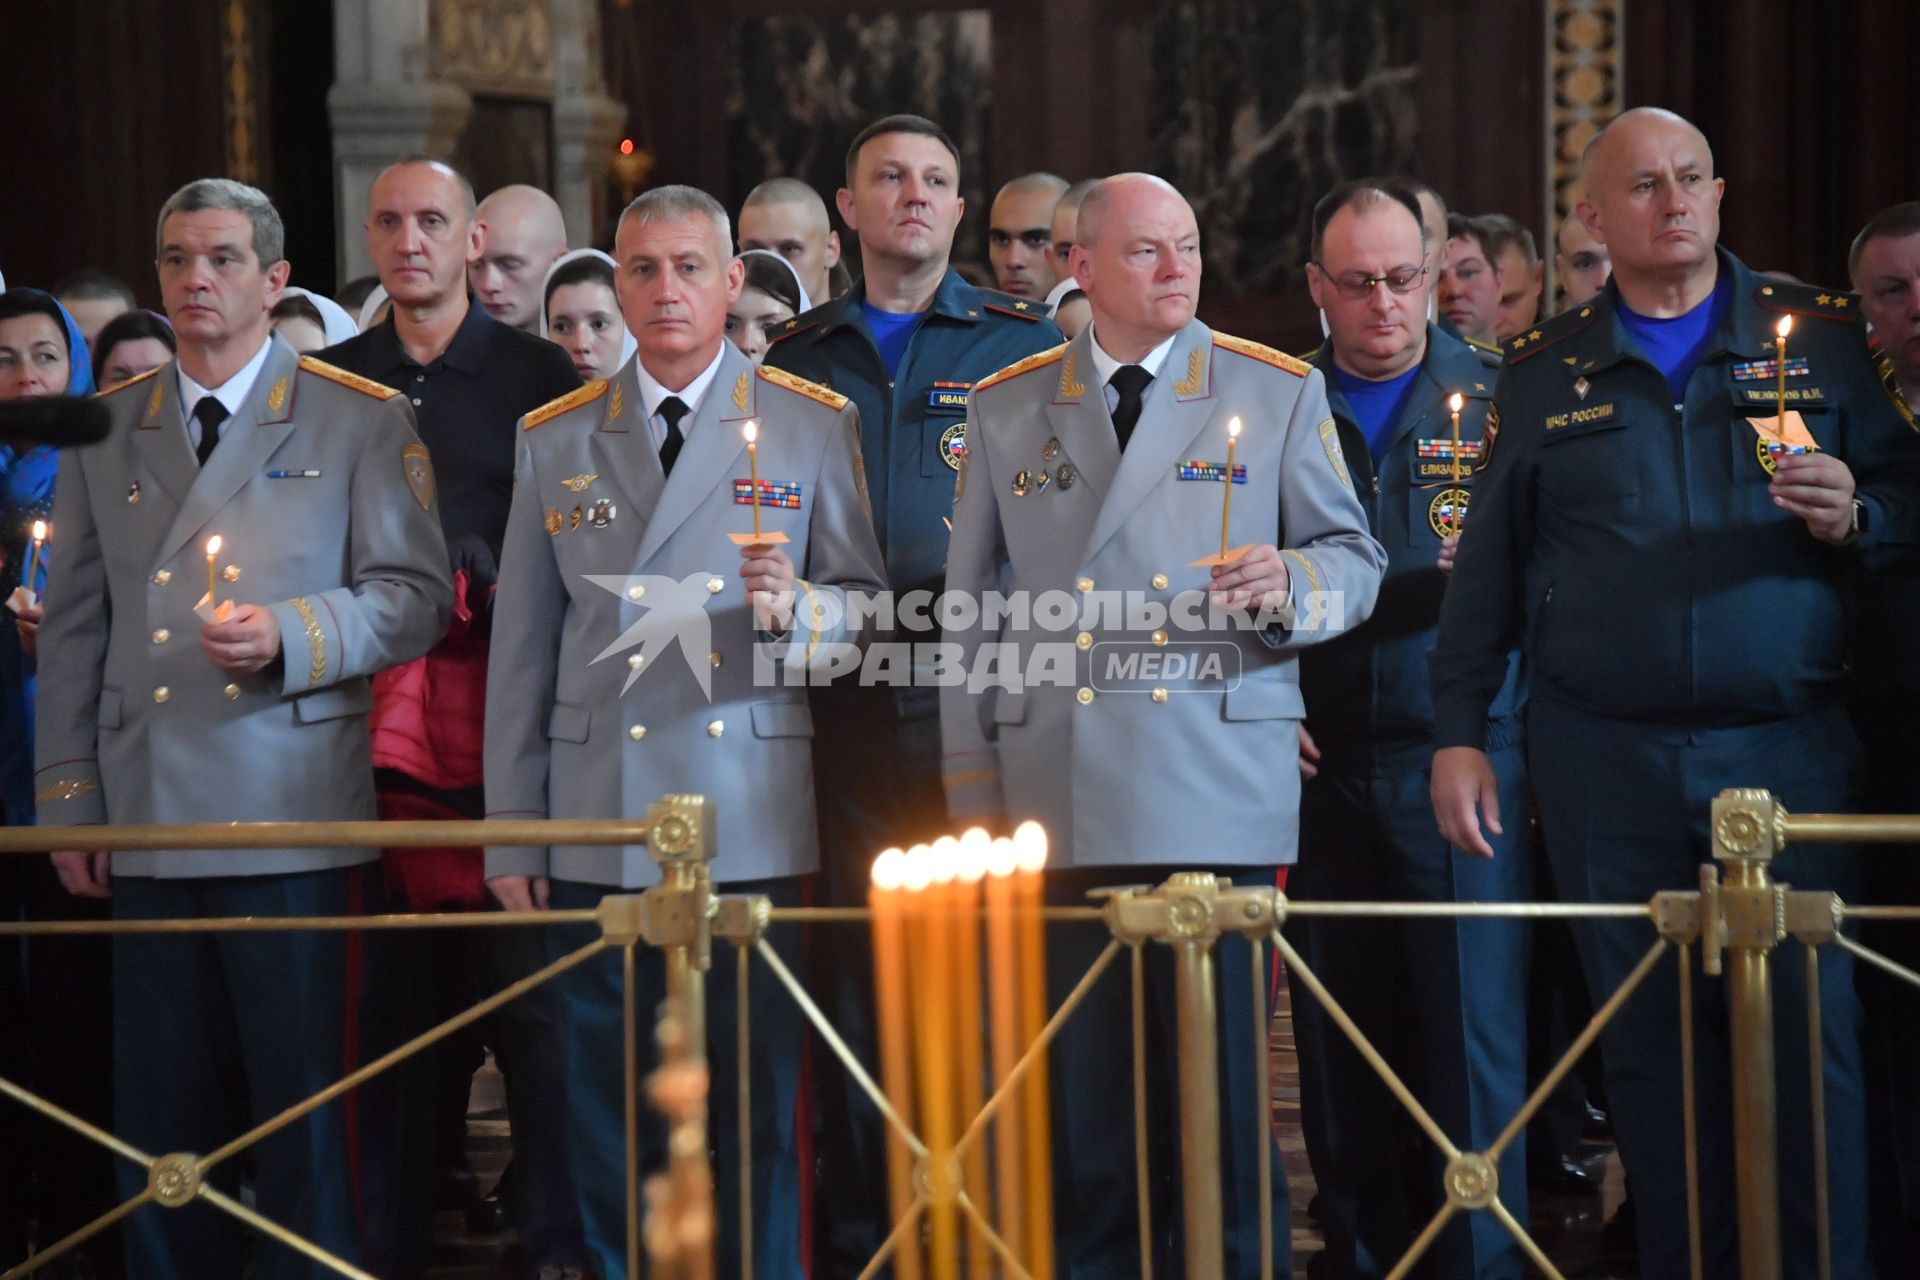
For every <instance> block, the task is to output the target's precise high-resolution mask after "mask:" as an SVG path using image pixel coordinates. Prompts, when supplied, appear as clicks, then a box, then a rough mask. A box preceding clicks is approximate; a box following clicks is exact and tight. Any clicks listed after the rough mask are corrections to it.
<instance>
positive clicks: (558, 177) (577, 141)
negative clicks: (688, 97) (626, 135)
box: [548, 0, 627, 249]
mask: <svg viewBox="0 0 1920 1280" xmlns="http://www.w3.org/2000/svg"><path fill="white" fill-rule="evenodd" d="M548 12H549V15H550V17H551V21H552V28H553V71H554V98H553V198H554V199H555V200H557V201H559V202H560V211H561V213H562V214H564V215H565V216H566V220H567V238H568V240H569V241H570V242H571V243H572V246H573V247H574V248H576V249H578V248H587V247H590V246H591V247H599V246H603V245H604V244H605V243H606V241H607V238H608V237H610V236H611V235H612V232H613V228H612V226H611V225H610V220H609V218H608V213H607V200H606V190H607V163H608V160H609V158H610V157H611V156H612V154H613V148H614V146H615V144H616V143H617V142H618V141H619V138H620V128H621V126H622V125H624V124H625V123H626V120H627V109H626V107H625V106H623V105H622V104H620V103H619V102H616V101H614V100H613V99H612V98H610V97H608V96H607V94H606V82H605V79H604V76H603V72H602V68H601V60H600V13H599V8H598V5H597V4H596V2H595V0H548Z"/></svg>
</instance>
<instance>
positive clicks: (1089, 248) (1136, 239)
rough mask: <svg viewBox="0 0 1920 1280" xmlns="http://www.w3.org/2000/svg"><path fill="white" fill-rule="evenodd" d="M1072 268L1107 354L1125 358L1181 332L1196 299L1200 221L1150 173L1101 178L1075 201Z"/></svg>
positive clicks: (1181, 198)
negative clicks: (1078, 202) (1077, 204)
mask: <svg viewBox="0 0 1920 1280" xmlns="http://www.w3.org/2000/svg"><path fill="white" fill-rule="evenodd" d="M1072 265H1073V275H1074V278H1075V279H1076V280H1078V281H1079V282H1080V287H1081V289H1083V290H1085V292H1086V295H1087V301H1088V303H1089V304H1090V305H1091V306H1092V309H1093V328H1094V332H1095V333H1096V334H1097V335H1098V337H1099V342H1100V345H1101V347H1102V348H1103V349H1104V350H1105V351H1106V352H1107V354H1109V355H1111V356H1113V357H1114V358H1115V359H1116V360H1120V361H1122V362H1124V363H1134V362H1137V361H1138V360H1139V359H1140V358H1141V357H1143V356H1145V355H1146V353H1147V352H1149V351H1151V350H1153V348H1154V347H1156V346H1158V345H1160V343H1162V342H1164V341H1166V339H1168V338H1170V337H1172V336H1173V335H1174V334H1176V333H1178V332H1180V330H1181V329H1183V328H1185V327H1186V326H1187V324H1188V322H1190V321H1191V320H1192V319H1193V314H1194V310H1195V308H1196V307H1198V306H1199V303H1200V228H1199V226H1198V224H1197V223H1196V222H1195V221H1194V216H1193V207H1192V206H1191V205H1189V204H1188V203H1187V201H1186V197H1184V196H1182V195H1181V194H1180V193H1179V192H1178V191H1176V190H1174V188H1173V186H1172V185H1171V184H1170V183H1168V182H1166V181H1165V180H1164V179H1161V178H1157V177H1155V176H1154V175H1152V174H1150V173H1122V174H1117V175H1115V176H1114V177H1111V178H1107V179H1105V180H1103V181H1102V182H1101V183H1100V184H1099V185H1098V186H1096V187H1095V188H1094V189H1093V190H1092V191H1090V192H1088V193H1087V198H1086V200H1085V202H1084V203H1082V204H1081V206H1080V239H1079V241H1078V242H1077V243H1076V244H1075V245H1074V247H1073V255H1072Z"/></svg>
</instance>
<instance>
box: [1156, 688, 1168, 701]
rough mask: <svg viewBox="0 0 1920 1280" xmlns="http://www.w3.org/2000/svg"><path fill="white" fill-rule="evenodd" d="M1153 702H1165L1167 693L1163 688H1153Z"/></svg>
mask: <svg viewBox="0 0 1920 1280" xmlns="http://www.w3.org/2000/svg"><path fill="white" fill-rule="evenodd" d="M1153 700H1154V701H1155V702H1165V701H1166V700H1167V691H1166V690H1165V689H1163V688H1155V689H1154V691H1153Z"/></svg>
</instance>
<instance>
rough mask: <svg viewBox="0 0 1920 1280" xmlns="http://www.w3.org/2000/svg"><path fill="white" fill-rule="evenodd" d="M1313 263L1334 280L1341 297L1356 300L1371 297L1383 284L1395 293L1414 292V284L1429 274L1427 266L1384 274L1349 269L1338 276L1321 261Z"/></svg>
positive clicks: (1404, 268) (1403, 268)
mask: <svg viewBox="0 0 1920 1280" xmlns="http://www.w3.org/2000/svg"><path fill="white" fill-rule="evenodd" d="M1313 265H1314V266H1316V267H1319V268H1320V274H1321V275H1323V276H1325V277H1326V278H1327V279H1328V280H1330V281H1332V282H1333V287H1334V288H1335V289H1338V290H1339V291H1340V296H1341V297H1343V298H1350V299H1352V300H1353V301H1355V302H1358V301H1360V300H1362V299H1364V298H1368V297H1371V296H1372V295H1373V291H1374V289H1375V288H1376V287H1377V286H1379V285H1383V284H1384V285H1385V286H1387V288H1388V289H1389V290H1391V291H1392V292H1394V293H1412V292H1413V289H1414V286H1415V285H1417V284H1419V283H1420V281H1421V279H1422V277H1424V276H1425V275H1426V274H1427V269H1426V268H1425V267H1396V268H1394V269H1393V270H1392V271H1389V272H1387V274H1385V275H1383V276H1370V275H1368V274H1367V273H1366V272H1364V271H1349V272H1347V273H1346V274H1345V275H1340V276H1336V275H1335V274H1333V272H1331V271H1329V270H1327V268H1326V267H1325V265H1323V264H1321V263H1319V262H1316V263H1314V264H1313Z"/></svg>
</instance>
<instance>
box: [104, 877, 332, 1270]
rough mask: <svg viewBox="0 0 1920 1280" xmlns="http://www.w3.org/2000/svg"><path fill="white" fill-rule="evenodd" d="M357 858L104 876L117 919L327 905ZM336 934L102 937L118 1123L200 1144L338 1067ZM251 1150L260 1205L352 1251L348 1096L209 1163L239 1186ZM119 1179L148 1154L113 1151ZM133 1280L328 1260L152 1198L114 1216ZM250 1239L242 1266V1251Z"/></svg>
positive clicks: (154, 1144)
mask: <svg viewBox="0 0 1920 1280" xmlns="http://www.w3.org/2000/svg"><path fill="white" fill-rule="evenodd" d="M362 870H363V869H362V868H358V867H355V868H348V869H342V870H330V871H309V872H300V873H295V874H288V875H262V876H228V877H220V878H213V879H193V880H155V879H147V878H141V877H133V876H115V877H114V879H113V912H114V916H115V918H116V919H120V920H164V919H178V918H188V917H234V916H338V915H347V914H350V913H351V912H352V910H353V908H354V905H355V898H356V885H355V882H356V880H358V879H359V878H360V876H361V874H362ZM346 955H347V935H346V934H344V933H339V932H318V931H312V930H309V931H304V932H287V933H203V934H173V935H164V934H127V935H122V936H119V937H116V938H115V939H114V944H113V1003H114V1020H113V1021H114V1063H115V1071H114V1111H115V1116H116V1119H117V1121H118V1127H117V1130H116V1131H117V1132H118V1133H119V1134H120V1135H121V1136H122V1137H123V1138H124V1139H125V1140H126V1141H127V1142H129V1143H131V1144H133V1145H134V1146H135V1147H138V1148H140V1149H141V1150H143V1151H145V1152H147V1153H148V1154H149V1155H163V1154H167V1153H172V1152H189V1153H193V1154H197V1155H204V1154H206V1153H207V1152H209V1151H212V1150H213V1149H214V1148H216V1147H218V1146H221V1145H222V1144H224V1143H225V1142H227V1141H228V1140H229V1139H231V1138H233V1137H235V1136H237V1135H238V1134H239V1133H240V1132H242V1131H243V1130H245V1129H246V1128H248V1127H250V1126H252V1125H255V1124H259V1123H261V1122H263V1121H265V1120H268V1119H270V1118H272V1117H273V1116H275V1115H277V1114H279V1113H280V1112H281V1111H283V1110H285V1109H286V1108H288V1107H290V1106H293V1105H294V1104H295V1103H298V1102H300V1101H302V1100H304V1099H306V1098H308V1097H311V1096H312V1095H313V1094H316V1093H318V1092H320V1091H321V1090H322V1089H324V1088H326V1087H327V1086H328V1085H330V1084H332V1083H334V1082H335V1081H336V1080H338V1079H339V1078H340V1077H341V1075H342V1074H344V1072H343V1070H342V1065H343V1061H344V1056H345V1049H344V1041H345V1028H346V1018H347V973H346V970H347V966H346ZM243 1161H250V1163H251V1166H252V1169H253V1188H254V1202H255V1206H256V1207H257V1208H258V1210H259V1212H260V1213H261V1215H263V1216H264V1217H266V1218H268V1219H271V1220H272V1221H274V1222H276V1223H279V1224H280V1225H281V1226H284V1227H286V1228H287V1229H289V1230H291V1231H293V1232H295V1233H297V1234H299V1235H301V1236H304V1237H306V1238H307V1239H309V1240H311V1241H313V1242H314V1243H316V1244H318V1245H320V1246H321V1247H322V1248H324V1249H327V1250H329V1251H330V1252H332V1253H334V1254H335V1255H336V1256H338V1257H341V1258H344V1259H346V1260H347V1261H348V1262H355V1261H357V1260H358V1257H359V1247H358V1242H357V1240H356V1233H355V1228H354V1219H353V1205H352V1198H351V1195H350V1193H349V1189H348V1175H347V1141H346V1121H345V1112H344V1109H343V1108H342V1106H341V1105H340V1104H339V1103H337V1102H336V1103H332V1104H330V1105H328V1106H326V1107H323V1108H321V1109H320V1110H319V1111H317V1112H314V1113H312V1114H311V1115H308V1116H306V1117H304V1118H302V1119H300V1120H297V1121H295V1122H294V1123H293V1124H291V1125H289V1126H288V1127H287V1128H285V1129H282V1130H281V1131H279V1132H278V1133H276V1134H274V1135H273V1136H271V1137H268V1138H265V1139H263V1140H262V1141H260V1142H259V1143H257V1144H255V1145H254V1146H252V1147H250V1148H249V1149H248V1151H247V1152H246V1153H245V1154H243V1155H240V1156H236V1157H234V1158H233V1159H230V1160H227V1161H224V1162H223V1163H221V1164H220V1165H218V1166H216V1167H215V1169H214V1170H213V1172H212V1173H211V1174H210V1178H211V1181H212V1183H213V1185H214V1186H216V1187H217V1188H218V1189H220V1190H222V1191H224V1192H226V1193H227V1194H228V1195H234V1194H235V1193H236V1188H237V1183H238V1175H239V1171H240V1165H241V1163H242V1162H243ZM116 1173H117V1174H118V1177H119V1182H120V1194H121V1195H122V1196H132V1195H134V1194H136V1193H137V1192H139V1191H141V1190H142V1189H144V1188H145V1186H146V1184H147V1174H146V1170H144V1169H139V1168H135V1167H134V1166H133V1165H131V1164H128V1163H126V1162H125V1161H121V1162H119V1163H118V1164H117V1166H116ZM125 1242H126V1253H127V1275H128V1276H129V1277H130V1280H229V1278H237V1277H239V1276H240V1275H241V1274H242V1272H243V1271H246V1273H247V1274H249V1275H250V1276H252V1277H255V1278H256V1280H293V1278H294V1277H300V1278H301V1280H308V1278H314V1280H317V1278H318V1277H320V1276H330V1275H332V1274H333V1273H332V1272H331V1271H328V1270H327V1269H325V1268H323V1267H321V1266H320V1265H318V1264H317V1263H313V1262H309V1261H307V1260H306V1259H305V1258H303V1257H302V1256H300V1255H299V1254H297V1253H295V1252H294V1251H293V1250H291V1249H289V1248H287V1247H286V1246H284V1245H282V1244H279V1243H276V1242H274V1241H272V1240H269V1239H267V1238H266V1237H265V1236H262V1235H260V1234H258V1233H257V1232H255V1231H253V1230H252V1229H251V1228H249V1227H246V1226H243V1225H242V1224H241V1223H240V1222H239V1221H237V1220H236V1219H234V1218H231V1217H229V1216H228V1215H226V1214H225V1213H223V1212H221V1211H220V1210H218V1209H215V1208H213V1207H212V1206H210V1205H207V1204H205V1203H196V1204H190V1205H187V1206H185V1207H183V1208H179V1209H166V1208H161V1207H159V1206H153V1205H150V1206H148V1207H146V1208H143V1209H140V1210H137V1211H136V1212H135V1213H134V1214H133V1215H132V1216H131V1217H129V1218H128V1219H127V1220H126V1228H125ZM250 1248H251V1251H252V1254H253V1261H252V1264H251V1267H250V1269H249V1268H248V1264H247V1255H248V1252H249V1249H250Z"/></svg>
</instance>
